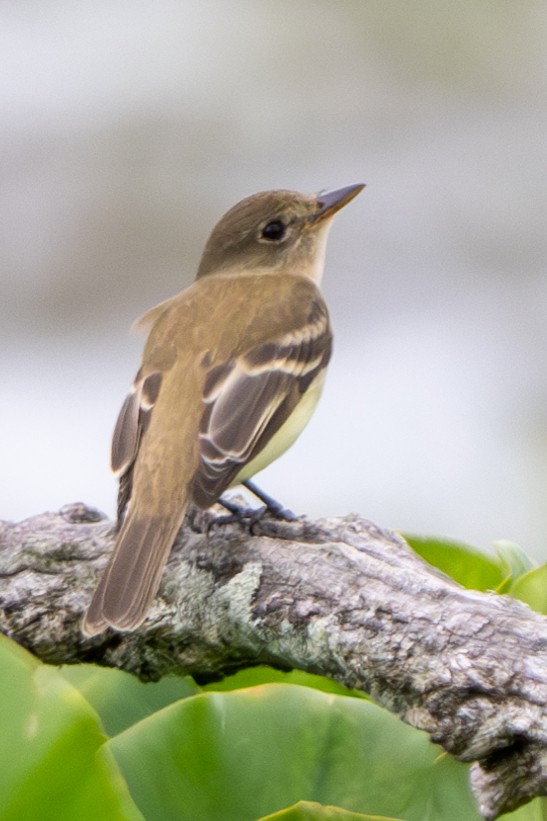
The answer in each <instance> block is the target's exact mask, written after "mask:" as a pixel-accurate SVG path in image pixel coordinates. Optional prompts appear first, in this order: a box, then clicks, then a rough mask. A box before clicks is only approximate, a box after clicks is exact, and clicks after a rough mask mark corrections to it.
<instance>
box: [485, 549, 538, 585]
mask: <svg viewBox="0 0 547 821" xmlns="http://www.w3.org/2000/svg"><path fill="white" fill-rule="evenodd" d="M494 547H495V549H496V553H497V555H498V557H499V560H500V562H501V564H502V566H503V567H504V568H505V573H504V575H505V576H506V577H508V579H509V582H514V581H516V580H517V579H518V578H519V576H522V575H523V574H524V573H528V571H529V570H533V568H534V567H535V563H534V561H533V560H532V559H531V558H530V556H528V554H527V553H525V552H524V550H523V549H522V547H520V545H518V544H516V542H510V541H509V540H508V539H499V540H498V541H497V542H494ZM503 592H504V593H506V592H507V590H505V589H504V590H503Z"/></svg>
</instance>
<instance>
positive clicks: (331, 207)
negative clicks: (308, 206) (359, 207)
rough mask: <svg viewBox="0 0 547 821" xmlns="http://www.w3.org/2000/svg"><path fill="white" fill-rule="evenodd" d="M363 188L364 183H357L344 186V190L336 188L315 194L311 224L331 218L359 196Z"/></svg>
mask: <svg viewBox="0 0 547 821" xmlns="http://www.w3.org/2000/svg"><path fill="white" fill-rule="evenodd" d="M364 187H365V185H364V183H361V182H358V183H356V184H355V185H346V187H345V188H336V189H335V190H334V191H320V192H319V194H317V209H318V210H317V211H316V212H315V213H314V214H313V215H312V218H311V219H312V222H320V221H321V220H323V219H325V218H327V217H332V216H334V214H336V212H337V211H339V210H340V209H341V208H343V207H344V205H347V203H348V202H350V200H352V199H353V198H354V197H356V196H357V194H359V193H360V192H361V191H362V190H363V188H364Z"/></svg>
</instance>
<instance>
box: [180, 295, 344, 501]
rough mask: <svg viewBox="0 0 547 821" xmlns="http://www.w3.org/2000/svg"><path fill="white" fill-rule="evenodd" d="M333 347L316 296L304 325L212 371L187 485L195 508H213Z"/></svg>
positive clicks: (279, 424) (290, 409) (286, 414)
mask: <svg viewBox="0 0 547 821" xmlns="http://www.w3.org/2000/svg"><path fill="white" fill-rule="evenodd" d="M331 347H332V334H331V331H330V326H329V319H328V313H327V309H326V306H325V304H324V302H323V300H322V299H321V298H320V297H318V298H317V299H316V300H314V302H313V304H312V306H311V309H310V312H309V313H308V316H307V318H306V322H305V323H302V324H301V325H300V326H298V327H295V328H293V329H292V330H291V331H290V332H289V333H285V334H284V335H278V336H277V337H274V338H272V339H270V340H267V341H263V342H261V343H259V344H257V345H255V346H254V347H253V348H251V349H250V350H247V351H245V352H242V353H240V354H239V355H238V356H234V357H231V358H230V359H228V360H227V361H226V362H223V363H222V364H219V365H217V366H216V367H214V368H212V369H211V370H210V372H209V374H208V375H207V379H206V381H205V386H204V391H203V414H202V418H201V424H200V430H199V441H200V458H199V465H198V468H197V471H196V473H195V475H194V477H193V481H192V485H191V488H192V496H193V500H194V502H196V504H198V505H199V506H200V507H209V506H210V505H211V504H213V503H214V502H215V501H216V500H217V499H218V498H219V497H220V495H221V494H222V493H223V491H224V490H225V489H226V488H227V487H229V486H230V484H231V483H232V481H233V480H234V479H235V478H236V477H237V475H238V474H239V473H240V471H241V470H242V468H243V466H244V465H246V464H248V463H249V462H251V461H252V460H253V459H254V457H255V456H257V455H258V454H259V453H260V452H261V451H262V450H264V448H265V447H266V445H267V444H268V443H269V442H270V441H271V440H272V438H273V437H274V435H275V434H276V433H277V432H278V431H279V430H280V428H281V427H282V425H283V423H284V422H285V421H286V420H287V419H288V418H289V416H290V415H291V414H292V412H293V411H294V410H295V408H296V406H297V405H298V403H299V402H300V400H301V399H302V396H303V394H304V393H305V392H306V391H307V390H308V388H309V387H310V385H311V384H312V383H313V382H314V380H315V379H316V378H317V377H318V376H319V374H321V373H322V372H323V371H324V369H325V367H326V365H327V363H328V361H329V358H330V354H331Z"/></svg>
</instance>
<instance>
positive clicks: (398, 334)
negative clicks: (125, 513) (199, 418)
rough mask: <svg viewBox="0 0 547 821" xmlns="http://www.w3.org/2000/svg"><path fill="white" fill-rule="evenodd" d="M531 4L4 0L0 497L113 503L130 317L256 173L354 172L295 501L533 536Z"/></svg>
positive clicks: (136, 343) (271, 480)
mask: <svg viewBox="0 0 547 821" xmlns="http://www.w3.org/2000/svg"><path fill="white" fill-rule="evenodd" d="M546 43H547V6H546V5H545V3H544V2H543V0H541V1H540V0H538V2H530V0H519V2H518V3H517V2H509V0H482V1H481V2H477V1H476V0H474V1H473V2H472V1H471V0H459V2H458V3H454V2H453V0H451V1H450V2H445V1H444V0H430V1H429V2H424V0H417V1H416V2H412V3H410V2H403V0H401V2H392V0H372V1H371V0H366V1H364V0H363V1H362V2H359V1H358V0H344V1H343V2H332V1H331V2H326V0H314V2H311V0H309V1H306V0H299V1H298V2H294V0H278V2H276V3H267V2H257V0H254V1H251V0H234V1H233V2H221V0H216V2H215V0H205V1H203V0H200V1H199V2H181V1H179V2H169V1H168V0H160V2H157V3H148V2H142V1H141V0H130V2H129V0H127V2H120V0H94V2H81V3H74V2H61V1H59V2H53V0H39V1H38V0H34V2H32V0H27V1H26V2H25V1H24V0H23V1H21V0H7V1H6V2H3V3H2V4H1V5H0V69H1V70H0V96H1V110H2V117H1V121H0V149H1V150H0V156H1V163H2V167H1V203H0V231H1V242H0V249H1V250H0V254H1V262H0V264H1V289H2V298H1V300H0V312H1V315H0V320H1V321H0V335H1V341H2V347H1V350H2V358H3V361H2V371H1V373H2V388H3V390H2V395H3V402H2V425H1V433H0V437H1V440H0V449H1V453H2V474H3V478H2V490H1V495H0V517H2V518H11V519H18V518H22V517H25V516H28V515H31V514H33V513H38V512H41V511H42V510H45V509H56V508H58V507H59V506H60V505H62V504H64V503H66V502H70V501H76V500H83V501H85V502H87V503H89V504H94V505H97V506H99V507H100V508H102V509H103V510H105V511H106V512H107V513H110V514H112V513H113V511H114V498H115V482H114V480H113V478H112V477H111V476H110V474H109V469H108V451H109V440H110V434H111V431H112V427H113V424H114V420H115V417H116V414H117V411H118V408H119V406H120V403H121V401H122V399H123V397H124V395H125V392H126V390H127V387H128V385H129V383H130V381H131V379H132V377H133V374H134V372H135V370H136V368H137V366H138V359H139V354H140V349H141V346H142V339H141V338H139V337H130V336H128V333H127V329H128V327H129V325H130V323H131V321H132V320H133V319H134V318H135V317H136V316H137V315H139V314H140V313H142V312H143V311H144V310H146V309H147V308H149V307H150V306H151V305H153V304H155V303H156V302H159V301H160V300H161V299H164V298H166V297H167V296H169V295H171V294H173V293H175V292H176V291H178V290H179V289H180V288H181V287H184V286H186V285H187V284H189V282H190V281H191V279H192V278H193V275H194V272H195V269H196V265H197V261H198V258H199V255H200V251H201V248H202V246H203V243H204V241H205V239H206V237H207V235H208V233H209V231H210V229H211V227H212V226H213V224H214V222H215V221H216V220H217V219H218V218H219V217H220V216H221V214H222V213H223V212H224V211H225V210H226V209H227V208H228V207H230V206H231V205H232V204H234V203H235V202H236V201H237V200H238V199H240V198H241V197H243V196H246V195H247V194H250V193H253V192H255V191H258V190H262V189H268V188H277V187H288V188H296V189H300V190H303V191H307V192H313V191H317V190H319V189H321V188H334V187H338V186H342V185H347V184H348V183H352V182H359V181H363V182H366V183H367V184H368V187H367V189H366V191H365V192H364V194H362V195H361V196H360V197H359V198H358V199H357V200H355V201H354V202H353V203H351V205H350V206H349V207H348V208H347V210H345V211H344V212H343V213H342V214H341V215H340V216H339V217H338V219H337V221H336V224H335V226H334V228H333V231H332V233H331V239H330V244H329V252H328V260H327V272H326V276H325V283H324V289H325V293H326V296H327V299H328V301H329V304H330V306H331V309H332V317H333V322H334V326H335V331H336V346H335V356H334V360H333V362H332V366H331V369H330V374H329V378H328V380H327V386H326V391H325V394H324V397H323V400H322V403H321V405H320V407H319V409H318V411H317V413H316V415H315V417H314V419H313V420H312V422H311V424H310V426H309V428H308V429H307V430H306V432H305V433H304V434H303V436H302V437H301V439H300V440H299V442H298V443H297V445H296V446H295V447H294V448H293V449H292V451H291V452H290V453H288V454H287V455H286V456H285V457H284V458H283V459H282V460H280V461H278V462H277V463H276V464H275V465H273V466H272V467H271V468H269V469H268V470H267V471H265V472H264V473H263V474H262V475H261V476H260V483H261V484H262V485H263V486H264V487H265V488H266V489H267V490H269V491H270V492H271V493H272V494H274V495H277V496H278V497H280V498H281V499H282V501H283V502H284V503H285V504H287V505H289V506H290V507H292V508H293V509H294V510H296V511H306V512H308V513H310V514H311V515H314V516H315V515H320V514H338V513H340V514H343V513H346V512H349V511H358V512H360V513H362V514H363V515H365V516H367V517H369V518H371V519H373V520H374V521H376V522H378V523H379V524H382V525H386V526H390V527H395V528H400V529H404V530H406V531H414V532H423V533H440V534H444V535H449V536H453V537H457V538H460V539H465V540H469V541H472V542H474V543H476V544H477V545H479V546H482V547H487V546H488V545H489V544H490V543H491V541H492V540H494V539H497V538H501V537H505V538H508V539H513V540H516V541H518V542H520V543H521V544H522V545H523V546H524V547H525V548H526V549H527V550H529V551H531V552H533V553H535V555H536V556H538V557H545V555H546V554H547V550H546V547H545V539H544V535H543V534H544V532H545V530H546V524H547V514H546V506H545V497H546V490H547V437H546V400H547V367H546V364H547V363H546V358H547V353H546V351H547V346H546V342H547V326H546V313H547V277H546V273H545V259H546V251H547V239H546V230H545V221H546V214H547V186H546V160H545V156H546V144H547V109H546V90H547V49H546V47H545V44H546Z"/></svg>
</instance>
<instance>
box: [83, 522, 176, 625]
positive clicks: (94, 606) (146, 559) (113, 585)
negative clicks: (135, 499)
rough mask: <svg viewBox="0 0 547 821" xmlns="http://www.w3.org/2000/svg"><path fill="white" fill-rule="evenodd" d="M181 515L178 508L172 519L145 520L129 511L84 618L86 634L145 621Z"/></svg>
mask: <svg viewBox="0 0 547 821" xmlns="http://www.w3.org/2000/svg"><path fill="white" fill-rule="evenodd" d="M184 512H185V511H184V509H183V510H182V511H181V510H180V509H179V510H177V511H176V512H173V513H172V514H171V516H169V515H167V516H163V517H159V516H157V517H154V516H146V517H145V516H139V515H138V514H137V512H136V511H135V515H132V514H131V510H129V511H128V514H127V516H126V519H125V521H124V523H123V525H122V528H121V530H120V533H119V535H118V539H117V541H116V545H115V547H114V552H113V554H112V556H111V558H110V561H109V563H108V566H107V568H106V570H105V572H104V574H103V576H102V578H101V580H100V582H99V584H98V586H97V589H96V590H95V593H94V594H93V598H92V600H91V604H90V605H89V607H88V609H87V612H86V614H85V616H84V620H83V623H82V631H83V633H84V634H85V635H87V636H94V635H96V634H97V633H101V632H102V631H103V630H105V629H106V627H107V626H108V625H111V626H112V627H114V628H115V629H117V630H134V629H135V628H136V627H138V626H139V625H140V624H141V622H143V621H144V619H145V618H146V614H147V612H148V610H149V608H150V605H151V604H152V601H153V599H154V597H155V595H156V593H157V590H158V587H159V584H160V579H161V574H162V572H163V568H164V566H165V563H166V562H167V557H168V556H169V551H170V550H171V546H172V545H173V542H174V541H175V538H176V536H177V532H178V530H179V528H180V526H181V524H182V520H183V518H184Z"/></svg>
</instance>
